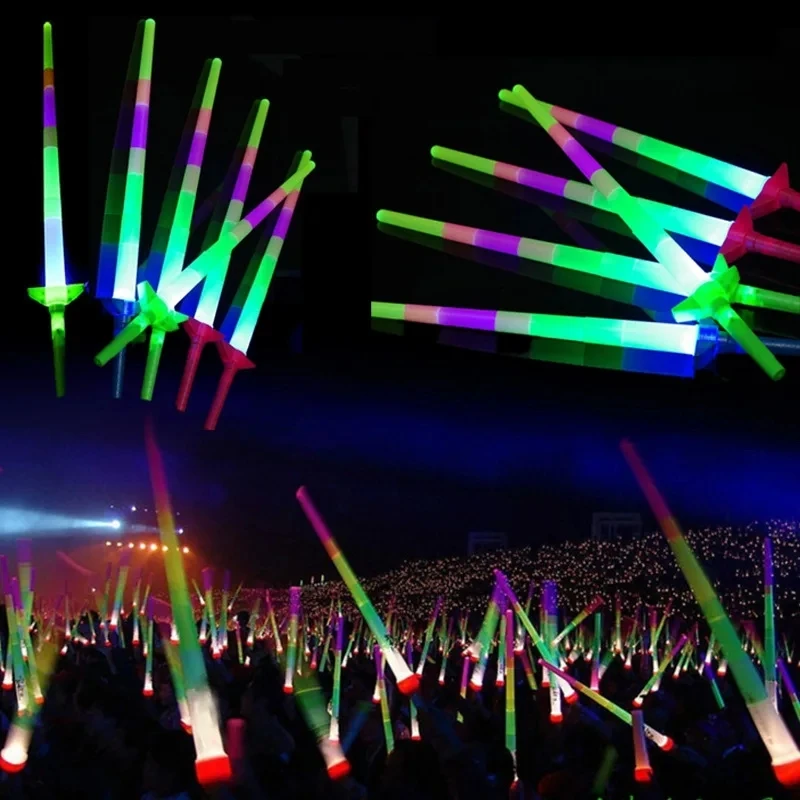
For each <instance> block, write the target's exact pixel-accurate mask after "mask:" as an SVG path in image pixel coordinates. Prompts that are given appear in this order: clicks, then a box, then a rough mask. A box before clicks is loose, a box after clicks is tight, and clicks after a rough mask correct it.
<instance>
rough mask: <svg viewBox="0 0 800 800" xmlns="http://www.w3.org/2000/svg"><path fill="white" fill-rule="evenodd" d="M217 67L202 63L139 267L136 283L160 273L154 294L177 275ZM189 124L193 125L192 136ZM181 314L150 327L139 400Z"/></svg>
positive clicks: (149, 394) (149, 392)
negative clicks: (147, 253) (145, 257)
mask: <svg viewBox="0 0 800 800" xmlns="http://www.w3.org/2000/svg"><path fill="white" fill-rule="evenodd" d="M221 68H222V61H220V59H218V58H214V59H211V60H209V61H207V62H206V63H205V66H204V67H203V72H202V74H201V75H200V80H199V81H198V83H197V88H196V90H195V96H194V99H193V101H192V108H191V110H190V112H189V117H188V119H187V124H186V127H185V128H184V134H183V137H182V140H181V144H180V146H179V148H178V155H177V158H176V160H175V166H174V168H173V173H172V176H171V178H170V185H169V187H168V188H167V193H166V195H165V197H164V203H163V206H162V211H161V217H160V219H159V221H158V227H157V229H156V235H155V240H154V242H153V247H152V249H151V252H150V256H149V258H148V261H147V263H146V264H145V265H144V267H143V268H142V269H140V270H139V283H142V282H143V281H148V283H150V284H152V283H153V282H154V276H155V275H158V284H157V289H156V293H158V292H159V291H160V290H161V288H162V287H163V286H167V285H169V283H170V282H171V281H173V280H175V279H176V278H177V277H178V276H179V275H180V274H181V270H182V269H183V264H184V260H185V258H186V249H187V247H188V246H189V234H190V232H191V225H192V214H193V213H194V205H195V199H196V197H197V187H198V184H199V182H200V172H201V169H202V166H203V156H204V155H205V148H206V141H207V139H208V129H209V126H210V124H211V114H212V111H213V108H214V99H215V97H216V93H217V85H218V84H219V73H220V69H221ZM192 128H193V129H194V130H193V132H192V134H191V137H190V136H189V132H190V130H192ZM181 167H182V168H183V170H182V171H183V175H182V177H181ZM179 181H180V183H179ZM179 317H180V319H179ZM185 319H186V317H185V315H182V314H179V313H178V312H175V311H173V313H172V314H171V315H168V316H165V317H164V318H162V319H160V320H159V321H158V322H156V323H155V324H154V325H153V326H152V331H151V333H150V344H149V347H148V352H147V363H146V365H145V371H144V380H143V382H142V393H141V397H142V400H152V399H153V390H154V388H155V381H156V374H157V372H158V365H159V362H160V360H161V353H162V351H163V349H164V339H165V337H166V334H167V332H169V331H173V330H176V329H177V322H182V321H183V320H185Z"/></svg>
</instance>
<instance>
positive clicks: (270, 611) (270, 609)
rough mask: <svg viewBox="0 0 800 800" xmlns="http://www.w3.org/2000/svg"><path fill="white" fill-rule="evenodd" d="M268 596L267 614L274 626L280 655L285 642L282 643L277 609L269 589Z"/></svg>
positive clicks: (275, 640)
mask: <svg viewBox="0 0 800 800" xmlns="http://www.w3.org/2000/svg"><path fill="white" fill-rule="evenodd" d="M266 597H267V614H268V616H269V621H270V625H271V626H272V638H273V640H274V642H275V652H277V654H278V655H280V654H281V653H282V652H283V644H282V643H281V635H280V633H279V631H278V622H277V620H276V619H275V609H274V608H273V607H272V600H271V599H270V596H269V589H267V590H266Z"/></svg>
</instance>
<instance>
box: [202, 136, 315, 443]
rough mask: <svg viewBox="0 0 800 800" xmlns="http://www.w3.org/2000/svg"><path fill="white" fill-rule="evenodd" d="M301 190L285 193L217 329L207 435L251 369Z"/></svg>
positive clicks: (306, 157)
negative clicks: (217, 368) (217, 367)
mask: <svg viewBox="0 0 800 800" xmlns="http://www.w3.org/2000/svg"><path fill="white" fill-rule="evenodd" d="M309 164H313V162H312V161H311V151H310V150H305V151H304V152H303V153H302V154H301V156H300V161H299V164H298V171H303V170H304V169H306V168H307V166H308V165H309ZM302 186H303V183H302V181H300V183H299V184H298V185H297V186H296V187H295V188H294V189H293V190H292V191H291V192H290V193H289V196H288V197H287V198H286V201H285V202H284V204H283V208H282V209H281V212H280V214H279V216H278V221H277V222H276V223H275V228H274V229H273V231H272V235H271V236H270V238H269V240H268V241H267V240H266V239H264V240H262V241H264V242H265V243H266V246H265V247H264V248H263V249H262V248H261V247H258V248H256V252H255V254H254V256H253V258H252V259H251V262H250V265H249V267H248V269H247V272H246V273H245V276H244V278H243V279H242V282H241V284H240V286H239V289H238V290H237V292H236V295H235V297H234V299H233V303H232V304H231V307H230V309H229V310H228V313H227V314H226V315H225V319H224V320H223V322H222V324H221V326H220V332H221V333H222V337H223V338H222V340H221V341H218V342H217V349H218V350H219V354H220V358H221V359H222V363H223V365H224V368H223V371H222V375H221V377H220V380H219V384H218V385H217V391H216V393H215V394H214V400H213V401H212V403H211V408H210V409H209V412H208V416H207V417H206V422H205V426H204V427H205V429H206V430H207V431H213V430H215V429H216V427H217V422H218V421H219V417H220V414H221V413H222V409H223V407H224V405H225V400H226V399H227V397H228V393H229V392H230V390H231V386H232V385H233V379H234V378H235V377H236V374H237V373H238V372H239V371H240V370H242V369H252V368H253V367H254V366H255V364H253V362H252V361H251V360H250V359H249V358H248V357H247V351H248V349H249V348H250V342H251V341H252V339H253V334H254V333H255V329H256V324H257V323H258V318H259V317H260V316H261V310H262V309H263V307H264V302H265V301H266V299H267V293H268V292H269V287H270V285H271V283H272V277H273V275H274V274H275V268H276V266H277V264H278V257H279V256H280V254H281V250H282V248H283V243H284V241H285V240H286V236H287V234H288V233H289V225H290V224H291V222H292V217H293V215H294V210H295V207H296V206H297V200H298V198H299V197H300V190H301V189H302Z"/></svg>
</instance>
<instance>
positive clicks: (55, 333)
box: [28, 283, 86, 397]
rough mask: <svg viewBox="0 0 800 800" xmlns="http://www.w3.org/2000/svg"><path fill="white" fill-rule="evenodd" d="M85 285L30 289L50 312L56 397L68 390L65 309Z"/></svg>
mask: <svg viewBox="0 0 800 800" xmlns="http://www.w3.org/2000/svg"><path fill="white" fill-rule="evenodd" d="M85 288H86V287H85V285H84V284H82V283H71V284H67V285H64V286H37V287H35V288H32V289H28V295H29V296H30V298H31V299H32V300H35V301H36V302H37V303H39V304H40V305H43V306H45V307H46V308H47V310H48V311H49V312H50V336H51V337H52V339H53V369H54V371H55V379H56V397H63V396H64V394H65V392H66V377H65V369H64V359H65V355H66V348H67V330H66V324H65V322H64V309H65V308H66V307H67V306H68V305H69V304H70V303H71V302H72V301H73V300H74V299H75V298H76V297H79V296H80V295H81V294H83V290H84V289H85Z"/></svg>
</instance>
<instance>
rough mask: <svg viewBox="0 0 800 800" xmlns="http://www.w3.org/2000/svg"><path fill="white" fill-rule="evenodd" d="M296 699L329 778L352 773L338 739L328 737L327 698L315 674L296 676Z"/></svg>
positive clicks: (333, 778)
mask: <svg viewBox="0 0 800 800" xmlns="http://www.w3.org/2000/svg"><path fill="white" fill-rule="evenodd" d="M295 680H296V684H297V685H296V687H295V698H296V699H297V705H298V707H299V708H300V713H301V714H302V715H303V719H304V720H305V722H306V725H308V727H309V728H310V730H311V732H312V733H313V734H314V737H315V738H316V740H317V747H318V748H319V751H320V753H321V754H322V757H323V759H324V760H325V766H326V768H327V770H328V776H329V777H330V778H331V779H332V780H340V779H341V778H344V777H345V776H347V775H348V774H349V773H350V762H349V761H348V760H347V758H346V757H345V754H344V752H343V750H342V746H341V744H339V741H338V739H336V740H334V739H330V738H329V737H328V729H329V726H330V723H329V720H328V712H327V709H326V704H325V698H324V696H323V694H322V689H320V686H319V683H317V679H316V677H315V676H314V674H313V673H310V672H307V673H306V674H305V675H300V674H298V675H297V676H296V679H295Z"/></svg>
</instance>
